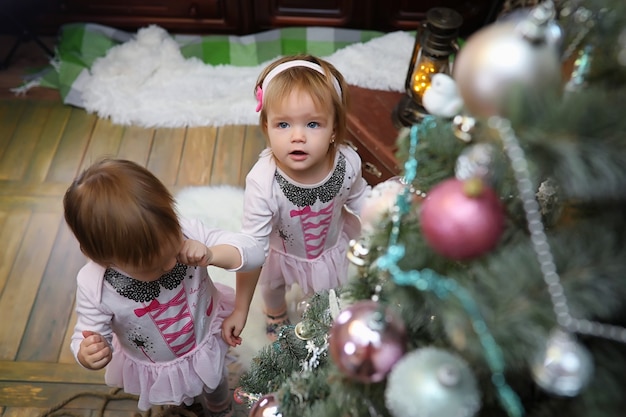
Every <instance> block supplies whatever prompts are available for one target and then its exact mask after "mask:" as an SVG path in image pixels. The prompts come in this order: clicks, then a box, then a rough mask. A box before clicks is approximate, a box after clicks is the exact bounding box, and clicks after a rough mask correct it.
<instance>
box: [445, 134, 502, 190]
mask: <svg viewBox="0 0 626 417" xmlns="http://www.w3.org/2000/svg"><path fill="white" fill-rule="evenodd" d="M494 152H495V150H494V147H493V145H492V144H490V143H476V144H474V145H470V146H468V147H467V148H465V149H464V150H463V152H461V154H460V155H459V157H458V158H457V160H456V166H455V169H454V173H455V176H456V178H457V179H460V180H467V179H470V178H480V179H482V180H483V181H485V182H486V183H489V182H491V177H492V175H493V172H492V165H493V153H494Z"/></svg>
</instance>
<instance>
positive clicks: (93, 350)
mask: <svg viewBox="0 0 626 417" xmlns="http://www.w3.org/2000/svg"><path fill="white" fill-rule="evenodd" d="M83 337H84V339H83V341H82V342H80V348H79V349H78V360H79V361H80V363H81V364H82V365H83V366H84V367H85V368H88V369H93V370H96V369H102V368H104V367H105V366H107V364H108V363H109V362H110V361H111V358H113V351H112V350H111V346H109V342H107V340H106V339H105V338H104V337H102V335H101V334H100V333H96V332H92V331H90V330H83Z"/></svg>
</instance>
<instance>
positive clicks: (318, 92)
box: [254, 55, 349, 145]
mask: <svg viewBox="0 0 626 417" xmlns="http://www.w3.org/2000/svg"><path fill="white" fill-rule="evenodd" d="M295 60H303V61H309V62H312V63H314V64H317V65H319V66H320V67H321V68H322V70H323V71H324V74H321V73H319V72H318V71H315V70H313V69H311V68H308V67H304V66H294V67H291V68H287V69H285V70H284V71H282V72H280V73H279V74H277V75H276V76H275V77H274V78H273V79H272V81H271V82H270V83H269V85H268V86H267V88H266V90H267V91H263V106H262V107H261V111H260V114H259V124H260V126H261V129H262V130H263V133H265V135H266V136H267V108H268V107H270V108H271V107H272V105H274V103H277V102H280V101H281V100H283V99H284V98H285V97H287V96H288V95H289V94H290V93H291V92H292V91H294V90H296V91H302V92H305V93H307V94H309V95H310V96H311V98H312V99H313V102H314V103H315V105H316V106H319V107H322V108H325V109H328V110H329V111H331V112H332V113H334V116H335V117H334V119H335V125H334V126H333V127H334V130H335V144H336V145H339V144H343V143H344V142H345V137H346V134H347V127H346V116H347V111H348V105H349V97H348V85H347V84H346V82H345V80H344V78H343V75H342V74H341V73H340V72H339V71H338V70H337V69H336V68H335V67H334V66H333V65H332V64H330V63H329V62H327V61H324V60H323V59H320V58H317V57H315V56H313V55H292V56H288V57H283V58H280V59H278V60H276V61H274V62H272V63H271V64H270V65H268V66H267V67H266V68H265V69H264V70H263V71H262V72H261V74H260V75H259V78H258V79H257V82H256V84H255V87H254V91H255V93H256V91H257V88H260V87H261V86H262V85H263V81H264V80H265V77H266V76H267V75H268V74H269V73H270V72H271V71H272V70H273V69H274V68H276V67H277V66H278V65H280V64H282V63H285V62H289V61H295ZM335 80H336V81H335ZM335 83H338V85H339V89H340V91H341V94H338V92H337V90H336V88H335Z"/></svg>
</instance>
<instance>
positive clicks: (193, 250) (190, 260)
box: [178, 239, 213, 266]
mask: <svg viewBox="0 0 626 417" xmlns="http://www.w3.org/2000/svg"><path fill="white" fill-rule="evenodd" d="M212 258H213V254H212V253H211V250H210V249H209V248H208V247H207V246H206V245H205V244H203V243H201V242H198V241H197V240H192V239H186V240H185V241H184V242H183V247H182V248H181V249H180V252H179V253H178V261H179V262H180V263H183V264H185V265H189V266H209V265H210V264H211V259H212Z"/></svg>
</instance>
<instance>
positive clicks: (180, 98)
mask: <svg viewBox="0 0 626 417" xmlns="http://www.w3.org/2000/svg"><path fill="white" fill-rule="evenodd" d="M413 42H414V38H413V37H412V36H411V35H410V34H409V33H407V32H393V33H389V34H386V35H383V36H381V37H379V38H375V39H373V40H371V41H368V42H365V43H357V44H353V45H350V46H347V47H345V48H343V49H340V50H338V51H337V52H335V53H334V54H332V55H329V56H327V57H324V58H325V59H326V60H328V61H329V62H331V63H332V64H333V65H335V66H336V67H337V69H338V70H339V71H341V73H342V74H343V75H344V77H345V78H346V81H347V82H348V83H349V84H352V85H355V86H359V87H364V88H370V89H376V90H386V91H403V89H404V80H405V78H406V72H407V69H408V65H409V59H410V56H411V51H412V49H413ZM268 63H269V62H266V63H264V64H262V65H259V66H256V67H237V66H232V65H218V66H212V65H207V64H204V63H203V62H202V61H201V60H199V59H197V58H190V59H186V58H184V57H183V56H182V54H181V53H180V48H179V45H178V44H177V43H176V41H174V40H173V39H172V38H171V36H170V35H169V34H168V33H167V32H166V31H165V30H163V29H162V28H160V27H158V26H150V27H147V28H144V29H141V30H140V31H139V32H138V33H137V36H136V37H135V38H134V39H133V40H131V41H128V42H126V43H124V44H121V45H118V46H116V47H113V48H111V49H110V50H109V52H108V53H107V55H106V56H104V57H102V58H99V59H98V60H96V62H94V64H93V66H92V67H91V72H90V73H89V72H88V71H85V72H83V74H82V75H81V76H80V77H79V78H80V79H79V80H78V82H80V83H82V84H83V100H84V103H85V109H87V111H89V112H91V113H96V114H98V115H99V116H100V117H104V118H110V119H111V121H112V122H114V123H116V124H122V125H131V124H132V125H138V126H143V127H184V126H223V125H251V124H256V123H257V122H258V114H257V113H256V112H255V111H254V109H255V106H256V103H255V99H254V95H253V88H254V84H255V82H256V79H257V77H258V75H259V73H260V72H261V70H262V69H263V67H265V66H266V65H267V64H268Z"/></svg>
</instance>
